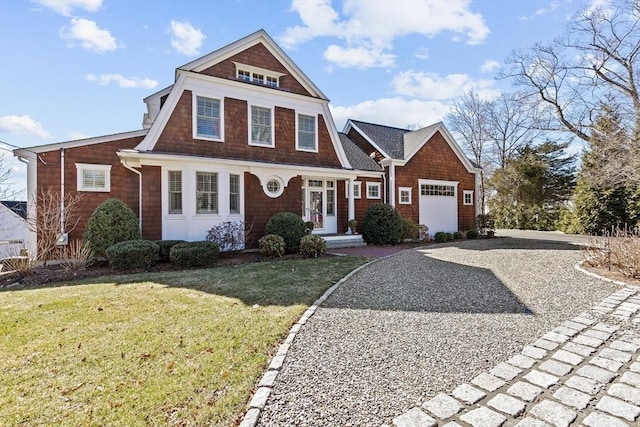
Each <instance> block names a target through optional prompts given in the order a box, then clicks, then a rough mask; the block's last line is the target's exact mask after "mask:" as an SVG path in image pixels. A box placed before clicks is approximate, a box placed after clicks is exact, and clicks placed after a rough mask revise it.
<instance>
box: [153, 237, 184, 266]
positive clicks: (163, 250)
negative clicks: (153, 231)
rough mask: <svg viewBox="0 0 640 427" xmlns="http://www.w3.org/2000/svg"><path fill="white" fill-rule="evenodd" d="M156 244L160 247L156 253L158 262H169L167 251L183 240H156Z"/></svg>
mask: <svg viewBox="0 0 640 427" xmlns="http://www.w3.org/2000/svg"><path fill="white" fill-rule="evenodd" d="M155 243H156V245H158V247H159V248H160V252H159V253H158V257H159V260H158V261H159V262H169V252H170V251H171V248H172V247H174V246H175V245H177V244H178V243H184V240H156V241H155Z"/></svg>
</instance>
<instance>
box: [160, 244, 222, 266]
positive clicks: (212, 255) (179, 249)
mask: <svg viewBox="0 0 640 427" xmlns="http://www.w3.org/2000/svg"><path fill="white" fill-rule="evenodd" d="M219 255H220V249H219V248H218V245H217V244H215V243H213V242H208V241H200V242H183V243H178V244H177V245H174V246H173V247H172V248H171V250H170V251H169V260H170V261H171V263H172V264H175V265H177V266H179V267H207V266H209V265H212V264H213V263H214V262H215V261H216V259H217V258H218V256H219Z"/></svg>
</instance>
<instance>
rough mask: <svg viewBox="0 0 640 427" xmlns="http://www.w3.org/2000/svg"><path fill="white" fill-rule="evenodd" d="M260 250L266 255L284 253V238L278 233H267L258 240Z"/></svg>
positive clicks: (280, 254)
mask: <svg viewBox="0 0 640 427" xmlns="http://www.w3.org/2000/svg"><path fill="white" fill-rule="evenodd" d="M258 247H259V248H260V252H261V253H262V255H265V256H278V257H280V256H282V255H284V239H283V238H282V237H281V236H278V235H277V234H267V235H266V236H263V237H261V238H260V240H258Z"/></svg>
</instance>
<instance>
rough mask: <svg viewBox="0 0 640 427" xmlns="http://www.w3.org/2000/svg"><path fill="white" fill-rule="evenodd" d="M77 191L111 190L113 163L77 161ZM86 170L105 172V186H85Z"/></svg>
mask: <svg viewBox="0 0 640 427" xmlns="http://www.w3.org/2000/svg"><path fill="white" fill-rule="evenodd" d="M76 171H77V191H88V192H93V193H109V192H110V191H111V165H96V164H90V163H76ZM84 171H101V172H104V188H91V187H86V188H85V186H84V179H83V178H84Z"/></svg>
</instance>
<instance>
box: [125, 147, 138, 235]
mask: <svg viewBox="0 0 640 427" xmlns="http://www.w3.org/2000/svg"><path fill="white" fill-rule="evenodd" d="M120 163H122V166H124V167H125V168H127V169H129V170H130V171H131V172H133V173H135V174H136V175H138V228H139V229H140V233H142V172H140V171H139V170H137V169H134V168H132V167H131V166H129V165H128V164H127V163H126V160H125V159H123V158H120Z"/></svg>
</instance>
